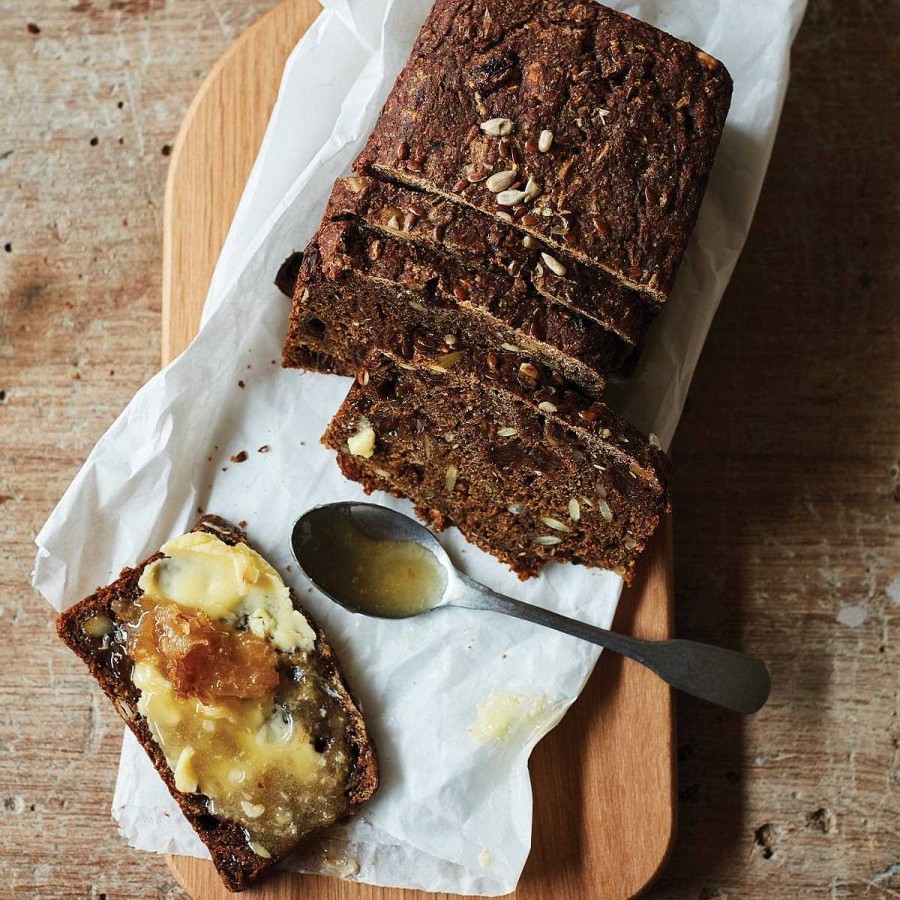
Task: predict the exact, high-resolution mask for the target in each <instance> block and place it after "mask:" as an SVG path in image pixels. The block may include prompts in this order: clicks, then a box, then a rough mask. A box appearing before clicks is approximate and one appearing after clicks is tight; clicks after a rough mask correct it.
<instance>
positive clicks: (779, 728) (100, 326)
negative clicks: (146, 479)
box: [0, 0, 900, 900]
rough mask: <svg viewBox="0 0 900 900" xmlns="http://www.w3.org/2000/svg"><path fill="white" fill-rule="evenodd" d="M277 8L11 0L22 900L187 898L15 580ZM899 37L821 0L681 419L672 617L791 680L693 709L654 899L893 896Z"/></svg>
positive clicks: (10, 269)
mask: <svg viewBox="0 0 900 900" xmlns="http://www.w3.org/2000/svg"><path fill="white" fill-rule="evenodd" d="M275 2H276V0H253V2H251V3H248V2H247V0H210V2H204V0H72V2H69V3H61V2H59V0H30V2H29V3H28V4H22V3H14V2H10V3H7V4H5V5H4V4H0V59H2V60H3V66H4V77H3V79H0V100H2V103H0V116H2V117H3V128H2V129H0V627H2V629H3V635H4V641H3V642H2V644H0V896H3V897H7V896H10V897H16V898H27V900H187V894H186V893H185V892H184V891H183V890H182V889H181V888H179V887H178V886H177V885H176V884H175V883H174V880H173V878H172V875H171V873H170V872H169V870H168V868H167V867H166V864H165V862H164V859H163V858H162V857H160V856H156V855H154V854H147V853H139V852H135V851H132V850H129V849H128V847H127V845H126V843H125V841H124V840H123V839H122V837H121V836H120V835H119V834H118V832H117V830H116V826H115V823H114V822H113V821H112V819H111V818H110V816H109V808H110V801H111V798H112V791H113V784H114V782H115V773H116V767H117V764H118V758H119V748H120V746H121V734H122V726H121V722H120V720H119V718H118V716H116V714H115V713H114V712H113V711H112V710H111V709H110V708H109V707H108V704H107V702H106V700H105V699H104V698H103V697H102V696H99V694H98V693H97V692H96V690H94V689H93V688H92V686H91V679H90V677H89V676H88V674H87V672H86V671H85V670H84V667H83V666H82V665H81V664H80V663H79V662H78V660H77V659H75V658H74V656H72V654H71V653H69V652H68V651H67V650H66V649H65V648H64V647H63V646H62V645H61V644H59V643H58V642H57V641H56V639H55V635H54V631H53V627H52V621H51V617H50V615H48V609H47V605H46V603H45V602H44V601H43V600H42V599H41V598H40V597H38V596H36V595H35V594H34V593H33V592H32V591H31V589H30V588H29V586H28V583H29V573H30V571H31V567H32V562H33V559H34V544H33V539H34V535H35V533H36V532H37V530H38V529H39V528H40V526H41V524H42V523H43V521H44V519H45V518H46V516H47V515H48V514H49V512H50V511H51V509H52V508H53V506H54V505H55V504H56V503H57V502H58V500H59V498H60V496H61V495H62V493H63V491H64V490H65V488H66V486H67V485H68V483H69V481H70V480H71V478H72V477H73V475H74V474H75V472H76V471H77V470H78V467H79V466H80V465H81V463H82V462H83V460H84V458H85V457H86V456H87V454H88V453H89V451H90V449H91V447H92V446H93V444H94V442H95V441H96V440H97V439H98V438H99V437H100V436H101V435H102V434H103V432H104V431H105V429H106V428H107V427H108V426H109V425H110V423H111V422H112V421H113V419H114V417H115V416H116V415H117V414H118V413H119V412H120V411H121V409H122V408H123V407H124V405H125V404H126V403H127V402H128V400H129V399H130V397H131V396H132V394H133V393H134V391H135V390H137V389H138V388H139V387H140V385H141V384H142V383H143V382H145V381H146V380H147V379H148V378H150V377H151V376H152V375H153V373H154V372H156V371H157V370H158V368H159V354H160V344H159V334H160V299H159V298H160V291H161V273H162V267H161V264H160V262H161V247H162V235H161V228H162V198H163V194H164V187H165V178H166V169H167V165H168V163H169V158H167V157H166V156H165V155H164V154H163V152H162V151H163V149H164V148H165V147H166V146H169V145H172V144H174V141H175V136H176V134H177V132H178V128H179V125H180V124H181V122H182V120H183V119H184V115H185V112H186V110H187V108H188V106H189V104H190V102H191V100H192V98H193V97H194V95H195V94H196V92H197V90H198V88H199V87H200V84H201V83H202V81H203V79H204V77H205V76H206V75H207V73H208V72H209V71H210V69H211V68H212V66H213V65H214V64H215V62H216V61H217V59H218V58H219V57H220V56H221V55H222V54H223V53H224V52H225V50H226V49H227V47H228V46H229V45H230V44H231V43H232V42H233V41H234V40H235V39H236V38H237V37H238V36H239V35H240V34H241V33H242V32H243V31H244V30H245V29H246V28H247V27H248V26H249V25H250V24H251V22H252V21H253V20H254V19H255V18H257V17H258V16H259V15H260V14H262V13H263V12H265V11H266V10H268V9H270V8H272V7H273V6H274V5H275ZM29 22H30V23H32V24H34V25H36V26H38V27H39V28H40V32H39V33H38V34H33V33H32V32H30V31H29V30H28V28H27V25H28V23H29ZM898 33H900V5H898V4H891V3H872V2H869V0H842V2H836V0H810V4H809V10H808V12H807V17H806V21H805V22H804V24H803V27H802V28H801V30H800V34H799V37H798V40H797V44H796V45H795V51H794V55H793V61H792V70H793V74H792V81H791V85H790V88H789V90H788V95H787V102H786V105H785V109H784V114H783V116H782V122H781V128H780V132H779V136H778V141H777V142H776V145H775V152H774V155H773V157H772V163H771V166H770V170H769V175H768V177H767V180H766V184H765V186H764V189H763V194H762V197H761V200H760V205H759V209H758V212H757V216H756V221H755V223H754V227H753V231H752V232H751V235H750V239H749V241H748V244H747V247H746V249H745V250H744V253H743V255H742V258H741V261H740V263H739V264H738V267H737V269H736V271H735V273H734V277H733V278H732V282H731V285H730V287H729V290H728V292H727V294H726V296H725V298H724V300H723V304H722V309H721V310H720V312H719V315H718V317H717V319H716V321H715V323H714V324H713V328H712V331H711V332H710V335H709V339H708V341H707V345H706V349H705V351H704V354H703V358H702V359H701V362H700V367H699V369H698V370H697V374H696V377H695V379H694V384H693V386H692V389H691V395H690V398H689V402H688V407H687V410H686V412H685V416H684V418H683V421H682V423H681V425H680V427H679V431H678V435H677V437H676V444H675V474H676V479H675V486H674V487H675V506H676V509H677V510H678V515H677V517H676V519H675V523H674V528H675V541H674V543H675V571H676V582H677V594H678V597H677V611H676V632H677V633H678V634H679V636H681V637H687V638H696V639H699V640H710V641H717V642H719V643H722V644H725V645H727V646H731V647H735V648H741V649H744V650H746V651H748V652H751V653H756V654H759V655H762V656H765V657H766V658H767V660H768V661H769V663H770V665H771V667H772V671H773V676H774V690H773V695H772V699H771V701H770V703H769V705H768V706H767V708H766V709H765V710H764V711H763V712H762V713H761V714H759V715H757V716H755V717H753V718H751V719H748V720H745V721H740V720H737V719H734V718H732V717H730V716H726V715H723V714H721V713H719V712H718V711H717V710H715V709H713V708H712V707H710V706H707V705H705V704H703V703H701V702H700V701H695V700H692V699H690V698H686V697H679V698H678V700H677V710H678V716H677V718H678V734H679V741H678V819H679V826H678V836H677V839H676V842H675V847H674V851H673V853H672V856H671V861H670V863H669V865H668V867H667V868H666V870H665V872H664V873H663V875H662V878H661V879H660V880H659V881H658V882H657V884H656V886H655V887H654V888H653V890H652V891H651V893H650V895H649V896H650V897H652V898H654V900H797V898H802V900H807V898H809V900H813V898H815V900H819V898H827V900H892V898H894V897H896V896H897V895H898V894H900V829H898V825H897V811H898V808H900V710H898V705H900V699H898V694H900V684H898V677H900V674H898V673H900V634H898V628H900V604H898V602H897V598H898V596H900V582H898V581H897V579H898V578H900V353H898V348H900V319H898V317H897V316H896V314H895V311H896V304H897V296H898V294H900V248H898V245H897V240H896V235H897V233H898V230H900V155H898V154H897V147H898V146H900V117H898V113H897V106H896V90H897V88H896V86H897V84H898V82H900V54H898V53H897V37H896V35H897V34H898ZM120 104H121V106H120ZM93 138H97V142H96V143H93ZM7 245H8V247H9V249H7ZM75 376H77V377H75ZM121 562H122V564H125V563H127V562H128V560H122V561H121ZM848 610H849V612H848ZM854 616H855V618H854ZM860 618H862V621H861V623H860V624H858V625H856V626H851V625H848V624H845V623H846V622H847V621H859V620H860ZM612 660H613V657H612V656H609V657H608V658H607V662H610V661H612ZM601 665H603V663H602V662H601ZM594 689H595V688H594V687H593V685H592V686H591V687H590V688H589V691H591V690H594ZM580 702H591V701H589V700H587V699H586V700H584V701H580ZM579 709H580V706H576V708H575V710H579ZM586 711H587V710H586ZM573 712H574V711H573ZM576 723H577V720H576V719H575V718H574V717H573V718H571V719H570V718H568V717H567V719H566V720H565V721H564V722H563V723H562V724H561V725H560V729H562V730H559V729H558V730H557V732H556V733H558V734H563V733H568V734H569V735H570V736H571V737H572V739H573V740H576V739H577V729H576ZM568 728H571V729H572V731H571V732H566V731H565V729H568ZM547 746H548V745H547V744H546V743H545V744H542V745H541V746H540V747H539V748H538V750H537V755H540V754H541V753H542V752H543V751H544V749H545V748H546V747H547ZM537 789H538V791H541V790H545V791H546V792H547V793H550V792H552V790H553V785H552V784H547V785H546V786H542V785H540V784H539V785H537ZM536 808H537V811H538V813H541V811H542V810H544V809H549V807H548V806H547V805H546V804H544V803H543V801H542V799H541V796H540V795H539V796H537V797H536ZM553 824H554V822H553V821H552V820H550V821H549V827H552V826H553ZM535 827H536V829H538V830H539V829H541V828H545V827H548V824H546V823H545V822H544V821H543V820H541V819H540V818H538V819H537V820H536V823H535ZM533 862H534V863H535V864H537V863H536V858H535V860H534V861H533ZM530 865H531V863H530ZM528 875H529V873H526V876H528ZM548 900H552V898H548Z"/></svg>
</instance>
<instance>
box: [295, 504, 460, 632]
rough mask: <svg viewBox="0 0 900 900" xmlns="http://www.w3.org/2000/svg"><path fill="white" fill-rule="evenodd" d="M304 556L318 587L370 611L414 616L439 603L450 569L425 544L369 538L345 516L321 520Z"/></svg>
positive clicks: (357, 608) (306, 542) (359, 609)
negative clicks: (446, 570)
mask: <svg viewBox="0 0 900 900" xmlns="http://www.w3.org/2000/svg"><path fill="white" fill-rule="evenodd" d="M302 556H303V559H301V560H300V562H301V565H302V566H303V569H304V570H305V572H306V574H307V575H308V576H309V577H310V578H311V579H312V580H313V581H314V582H315V583H316V585H318V587H320V588H321V589H322V590H323V591H325V593H327V594H329V595H330V596H331V597H332V598H333V599H334V600H336V601H337V602H338V603H340V604H341V605H342V606H345V607H347V608H348V609H351V610H353V611H354V612H360V613H365V614H366V615H371V616H382V617H387V618H398V619H399V618H404V617H405V616H414V615H416V614H417V613H421V612H425V611H427V610H429V609H431V608H432V607H433V606H435V605H436V604H437V603H438V602H439V601H440V599H441V597H442V596H443V594H444V591H445V589H446V587H447V573H446V572H445V571H444V567H443V566H442V565H441V564H440V562H438V560H437V558H436V557H435V555H434V554H433V553H432V552H431V551H430V550H429V549H428V548H427V547H423V546H422V545H421V544H418V543H416V542H415V541H385V540H378V539H376V538H371V537H369V536H368V535H367V534H365V533H364V532H363V531H361V530H360V529H359V528H357V527H356V526H355V525H354V524H353V522H352V521H351V520H350V517H349V516H347V515H334V516H330V517H328V518H327V519H323V520H321V521H319V522H317V523H316V527H315V528H314V529H312V533H311V534H310V535H308V536H307V538H306V539H305V540H304V545H303V554H302Z"/></svg>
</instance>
